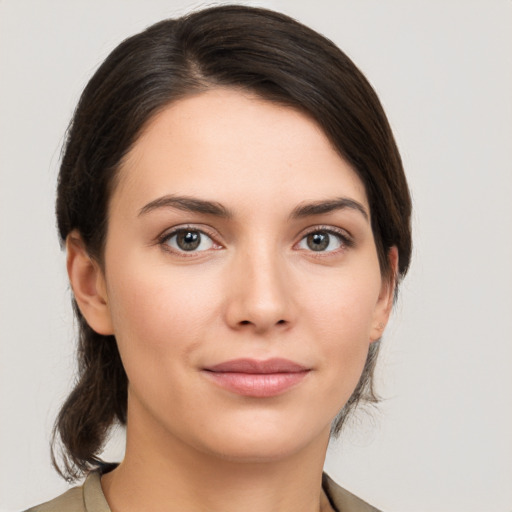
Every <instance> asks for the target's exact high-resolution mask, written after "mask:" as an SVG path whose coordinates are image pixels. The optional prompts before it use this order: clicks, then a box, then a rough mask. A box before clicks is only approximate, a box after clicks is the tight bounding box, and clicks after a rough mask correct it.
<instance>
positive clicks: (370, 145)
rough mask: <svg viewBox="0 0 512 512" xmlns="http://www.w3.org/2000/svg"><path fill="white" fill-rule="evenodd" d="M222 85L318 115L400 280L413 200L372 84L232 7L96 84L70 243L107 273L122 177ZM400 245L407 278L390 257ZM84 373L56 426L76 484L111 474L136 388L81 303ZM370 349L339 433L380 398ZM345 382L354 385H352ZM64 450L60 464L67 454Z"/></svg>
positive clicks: (294, 29)
mask: <svg viewBox="0 0 512 512" xmlns="http://www.w3.org/2000/svg"><path fill="white" fill-rule="evenodd" d="M213 87H231V88H237V89H242V90H248V91H251V92H253V93H256V94H258V95H259V96H261V97H262V98H264V99H267V100H269V101H273V102H276V103H279V104H282V105H287V106H290V107H293V108H296V109H299V110H301V111H302V112H304V113H306V114H308V115H309V116H310V117H311V118H313V119H314V120H315V121H316V122H317V123H318V124H319V126H320V127H321V128H322V129H323V130H324V132H325V133H326V135H327V136H328V137H329V139H330V140H331V142H332V144H333V146H334V147H335V148H336V149H337V150H338V152H339V154H340V155H341V156H342V157H343V158H345V159H346V160H347V161H348V162H349V163H350V164H351V165H352V166H353V168H354V170H355V171H356V172H357V174H358V175H359V177H360V179H361V180H362V182H363V184H364V186H365V188H366V193H367V196H368V201H369V205H370V210H371V221H372V230H373V234H374V237H375V242H376V245H377V252H378V256H379V262H380V266H381V272H382V274H383V275H384V276H386V278H389V279H390V280H393V279H394V280H396V281H398V280H399V278H400V277H402V276H403V275H405V273H406V271H407V268H408V266H409V260H410V255H411V230H410V214H411V201H410V197H409V191H408V187H407V183H406V179H405V176H404V172H403V168H402V163H401V160H400V155H399V153H398V150H397V147H396V144H395V142H394V139H393V135H392V132H391V129H390V127H389V124H388V122H387V119H386V116H385V114H384V112H383V109H382V107H381V105H380V102H379V100H378V98H377V96H376V94H375V92H374V91H373V89H372V87H371V86H370V84H369V83H368V81H367V80H366V79H365V77H364V76H363V75H362V73H361V72H360V71H359V70H358V69H357V68H356V66H355V65H354V64H353V63H352V61H351V60H350V59H349V58H348V57H347V56H346V55H345V54H344V53H343V52H341V51H340V50H339V49H338V48H337V47H336V46H335V45H334V44H333V43H332V42H331V41H329V40H328V39H326V38H324V37H323V36H321V35H320V34H318V33H316V32H314V31H313V30H311V29H309V28H307V27H305V26H304V25H302V24H300V23H298V22H296V21H295V20H293V19H291V18H289V17H287V16H285V15H282V14H279V13H276V12H272V11H269V10H265V9H259V8H253V7H244V6H220V7H213V8H209V9H205V10H202V11H198V12H195V13H192V14H189V15H187V16H184V17H182V18H178V19H175V20H165V21H162V22H159V23H157V24H155V25H153V26H151V27H149V28H148V29H147V30H145V31H143V32H141V33H140V34H137V35H135V36H133V37H130V38H129V39H127V40H125V41H124V42H122V43H121V44H120V45H119V46H118V47H117V48H116V49H115V50H114V51H113V52H112V53H111V54H110V55H109V56H108V58H107V59H106V60H105V62H104V63H103V64H102V65H101V66H100V68H99V69H98V70H97V71H96V73H95V74H94V76H93V77H92V78H91V80H90V82H89V83H88V85H87V86H86V88H85V90H84V92H83V94H82V96H81V98H80V101H79V103H78V106H77V108H76V111H75V114H74V117H73V119H72V121H71V124H70V126H69V129H68V134H67V141H66V144H65V148H64V151H63V157H62V164H61V169H60V174H59V181H58V190H57V205H56V210H57V222H58V228H59V233H60V237H61V240H62V241H64V240H65V239H66V237H67V236H68V235H69V233H70V232H71V231H72V230H74V229H76V230H78V232H79V233H80V234H81V236H82V239H83V241H84V244H85V247H86V249H87V251H88V253H89V255H90V256H91V257H92V258H94V259H95V260H96V261H97V262H98V263H99V264H100V265H102V263H103V248H104V244H105V238H106V236H107V233H108V215H107V213H108V204H109V198H110V196H111V194H112V191H113V190H114V188H115V187H116V179H117V171H118V169H119V166H120V163H121V162H122V160H123V158H124V156H125V155H126V154H127V153H128V152H129V150H130V148H131V147H132V146H133V144H134V142H135V141H136V140H137V137H138V135H139V134H140V133H141V130H143V128H144V126H145V125H146V124H147V123H148V122H149V121H150V120H151V119H152V118H153V117H154V116H155V114H156V113H158V112H159V111H160V110H161V109H163V108H164V107H166V106H167V105H169V104H170V103H172V102H174V101H177V100H179V99H180V98H184V97H186V96H189V95H192V94H197V93H199V92H201V91H204V90H207V89H209V88H213ZM393 246H396V247H397V248H398V252H399V268H398V275H397V276H394V275H391V269H390V265H389V260H388V253H389V249H390V248H391V247H393ZM74 309H75V314H76V317H77V319H78V330H79V341H78V362H79V365H78V376H77V382H76V385H75V387H74V389H73V391H72V392H71V394H70V395H69V397H68V399H67V400H66V402H65V403H64V405H63V407H62V409H61V412H60V414H59V416H58V418H57V421H56V424H55V429H54V452H53V453H54V464H55V466H56V467H57V469H58V470H59V471H60V472H61V474H62V475H63V476H65V477H66V478H67V479H69V480H71V479H76V478H78V477H80V476H81V475H82V474H83V473H84V472H86V471H88V470H90V469H93V468H96V467H98V466H99V465H101V461H100V460H99V458H98V454H99V453H100V451H101V449H102V447H103V444H104V442H105V440H106V438H107V436H108V432H109V429H110V428H111V427H112V426H113V425H114V424H115V423H116V422H117V423H119V424H121V425H124V424H125V423H126V407H127V386H128V380H127V376H126V374H125V371H124V369H123V366H122V362H121V359H120V357H119V353H118V350H117V345H116V340H115V338H114V337H113V336H102V335H99V334H97V333H95V332H94V331H93V330H92V329H91V328H90V327H89V326H88V325H87V323H86V322H85V320H84V318H83V317H82V315H81V313H80V311H79V309H78V307H77V306H76V303H74ZM378 345H379V344H378V342H377V343H373V344H372V345H371V348H370V352H369V355H368V360H367V362H366V366H365V369H364V372H363V375H362V377H361V380H360V382H359V384H358V386H357V389H356V390H355V392H354V394H353V395H352V397H351V398H350V400H349V402H348V403H347V404H346V405H345V407H344V408H343V411H342V412H341V414H340V415H339V416H338V418H337V420H336V422H335V423H334V425H333V433H336V432H339V430H340V429H341V426H342V424H343V422H344V420H345V418H346V417H347V415H348V414H349V413H350V411H351V410H352V409H353V408H354V407H355V406H356V405H357V404H358V403H361V402H372V401H375V400H376V395H375V392H374V389H373V371H374V367H375V362H376V358H377V352H378ZM340 378H342V376H340ZM59 440H60V443H61V445H62V449H63V450H62V454H61V461H60V462H59V461H58V458H59V456H58V455H57V450H56V445H57V444H58V443H59Z"/></svg>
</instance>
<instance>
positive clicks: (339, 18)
mask: <svg viewBox="0 0 512 512" xmlns="http://www.w3.org/2000/svg"><path fill="white" fill-rule="evenodd" d="M213 3H214V2H213ZM254 3H255V2H253V4H254ZM210 4H211V3H210ZM257 4H258V5H264V6H267V7H271V8H275V9H277V10H281V11H283V12H285V13H288V14H291V15H292V16H295V17H297V18H298V19H299V20H301V21H303V22H305V23H306V24H308V25H310V26H312V27H313V28H315V29H317V30H319V31H320V32H322V33H324V34H325V35H327V36H328V37H329V38H331V39H333V40H334V41H335V42H336V43H337V44H338V45H339V46H340V47H341V48H342V49H343V50H344V51H345V52H346V53H348V55H349V56H350V57H351V58H353V60H354V61H355V62H356V64H357V65H358V66H359V67H360V68H361V69H362V70H363V72H364V73H365V74H366V75H367V76H368V78H369V80H370V81H371V82H372V84H373V85H374V87H375V88H376V90H377V92H378V94H379V95H380V97H381V100H382V102H383V104H384V107H385V109H386V111H387V113H388V115H389V118H390V121H391V124H392V126H393V129H394V131H395V135H396V138H397V141H398V144H399V147H400V149H401V152H402V156H403V159H404V163H405V167H406V171H407V174H408V177H409V180H410V185H411V189H412V194H413V198H414V207H415V213H414V230H415V249H414V259H413V265H412V268H411V271H410V275H409V276H408V277H407V279H406V281H405V283H404V285H403V288H402V294H401V300H400V301H399V304H398V307H397V310H396V312H395V315H394V318H393V321H392V325H391V326H390V328H388V330H387V332H386V335H385V339H384V352H383V354H382V359H381V366H380V373H379V376H380V379H379V380H380V391H381V394H383V395H384V397H385V398H386V400H385V401H384V402H383V403H382V405H381V406H380V408H379V412H378V413H373V414H372V416H370V417H367V416H365V415H362V416H360V419H359V421H356V422H353V424H352V425H351V429H350V430H347V432H345V435H344V437H343V440H342V441H341V442H338V443H336V444H335V445H334V446H333V447H331V450H330V453H329V457H328V461H327V469H328V471H329V473H330V474H331V476H333V477H334V478H335V479H336V480H337V481H338V482H339V483H340V484H342V485H344V486H345V487H347V488H348V489H350V490H352V491H353V492H355V493H356V494H359V495H361V496H362V497H364V498H365V499H366V500H368V501H369V502H371V503H373V504H374V505H376V506H378V507H381V508H383V509H384V510H389V511H395V512H415V511H418V512H421V511H424V512H441V511H447V512H448V511H449V512H458V511H461V512H462V511H464V512H494V511H496V512H510V511H512V2H511V1H509V0H480V1H476V0H475V1H472V0H460V1H456V0H447V1H441V0H434V1H414V0H394V1H393V0H373V1H370V0H352V1H340V0H336V1H334V0H333V1H327V0H317V1H315V2H311V1H306V0H302V1H298V0H295V1H293V0H281V1H279V0H275V1H263V2H259V3H257ZM201 5H204V4H201V3H200V2H187V1H177V0H175V1H173V0H167V1H163V0H161V1H157V0H149V1H148V0H146V1H142V0H139V1H134V0H101V1H100V0H95V1H93V0H87V1H85V0H73V1H68V0H61V1H57V0H53V1H50V0H46V1H40V0H32V1H27V0H3V1H2V0H0V244H1V245H0V509H1V510H13V511H14V510H20V509H22V508H23V507H26V506H28V505H33V504H35V503H36V502H40V501H43V500H46V499H49V498H51V497H53V496H55V495H56V494H57V493H59V492H61V491H62V490H64V489H65V487H66V484H65V483H64V482H63V481H61V480H59V478H58V477H57V476H56V474H55V473H54V472H53V470H52V469H51V467H50V461H49V449H48V438H49V432H50V429H51V426H52V423H53V420H54V417H55V414H56V412H57V409H58V407H59V404H60V403H61V402H62V400H63V399H64V397H65V396H66V393H67V391H68V390H69V387H70V385H71V382H72V372H73V366H74V353H73V350H74V344H73V326H72V320H71V312H70V306H69V291H68V287H67V281H66V277H65V274H64V255H63V254H62V253H61V252H60V250H59V247H58V242H57V236H56V230H55V228H54V217H53V202H54V188H55V178H56V173H57V167H58V163H59V151H60V146H61V143H62V138H63V134H64V131H65V128H66V125H67V122H68V120H69V119H70V117H71V114H72V111H73V108H74V105H75V103H76V101H77V99H78V96H79V94H80V92H81V90H82V88H83V87H84V85H85V83H86V81H87V79H88V78H89V77H90V76H91V74H92V72H93V71H94V70H95V68H96V67H97V66H98V65H99V63H100V62H101V61H102V60H103V59H104V58H105V57H106V56H107V54H108V53H109V51H110V50H111V49H113V47H114V46H115V45H117V44H118V43H119V42H120V41H121V40H122V39H123V38H125V37H126V36H128V35H131V34H132V33H134V32H137V31H139V30H141V29H143V28H144V27H146V26H147V25H148V24H150V23H152V22H155V21H157V20H159V19H162V18H164V17H170V16H174V15H176V14H182V13H183V12H184V11H186V10H188V9H190V8H191V7H198V6H201ZM116 451H119V448H116V447H115V446H114V447H112V448H110V452H111V454H112V453H115V452H116ZM112 456H113V455H112Z"/></svg>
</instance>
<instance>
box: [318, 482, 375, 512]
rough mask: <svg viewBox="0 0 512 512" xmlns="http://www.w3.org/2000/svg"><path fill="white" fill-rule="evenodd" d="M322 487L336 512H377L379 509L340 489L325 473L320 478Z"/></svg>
mask: <svg viewBox="0 0 512 512" xmlns="http://www.w3.org/2000/svg"><path fill="white" fill-rule="evenodd" d="M322 486H323V488H324V491H325V493H326V494H327V497H328V498H329V501H330V502H331V504H332V505H333V507H334V510H336V511H337V512H379V509H377V508H375V507H373V506H372V505H370V504H368V503H366V501H363V500H362V499H361V498H358V497H357V496H355V495H354V494H352V493H351V492H349V491H347V490H346V489H343V487H340V486H339V485H338V484H337V483H336V482H334V481H333V480H332V479H331V478H330V477H329V476H328V475H327V474H325V473H324V474H323V477H322Z"/></svg>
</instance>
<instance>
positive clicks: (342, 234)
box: [157, 225, 354, 257]
mask: <svg viewBox="0 0 512 512" xmlns="http://www.w3.org/2000/svg"><path fill="white" fill-rule="evenodd" d="M186 232H194V233H199V234H200V235H205V236H207V237H208V238H209V239H210V240H211V242H212V244H213V245H215V246H216V247H215V248H214V250H219V249H221V248H222V246H221V245H220V244H219V243H218V242H216V241H215V235H214V234H213V233H211V232H208V230H205V229H204V228H202V229H200V228H198V227H197V226H187V225H185V226H179V227H176V228H174V229H172V230H171V231H168V232H165V233H163V234H162V235H161V236H159V237H158V239H157V243H158V244H159V245H160V246H161V247H162V249H164V250H165V251H168V252H171V253H172V254H178V255H180V256H181V257H197V255H198V254H200V253H202V252H207V251H208V250H210V249H206V250H203V251H185V250H180V249H175V248H172V247H170V246H169V240H171V239H172V238H173V237H175V236H177V235H178V234H179V233H186ZM315 233H325V234H327V235H330V236H335V237H336V238H337V239H338V240H339V243H340V245H341V247H340V248H338V249H335V250H331V251H314V250H309V251H308V250H307V249H302V250H304V251H306V252H309V253H311V254H312V255H313V256H315V257H326V256H331V255H333V254H338V253H339V252H342V251H344V250H347V249H350V248H351V247H353V246H354V240H353V239H352V237H351V236H350V235H349V234H348V233H347V232H346V231H344V230H341V229H336V228H334V227H332V226H314V227H313V228H310V229H309V230H308V231H306V232H305V233H304V234H303V235H302V236H301V238H300V240H299V241H298V242H297V243H295V244H294V247H296V246H297V245H298V244H300V243H301V242H302V241H303V240H304V239H306V238H307V237H308V236H309V235H312V234H315Z"/></svg>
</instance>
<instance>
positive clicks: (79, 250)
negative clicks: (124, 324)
mask: <svg viewBox="0 0 512 512" xmlns="http://www.w3.org/2000/svg"><path fill="white" fill-rule="evenodd" d="M66 253H67V269H68V276H69V282H70V284H71V288H72V290H73V294H74V296H75V300H76V302H77V304H78V307H79V308H80V312H81V313H82V315H83V316H84V318H85V320H86V321H87V323H88V324H89V326H90V327H91V328H92V329H93V330H94V331H96V332H97V333H98V334H103V335H109V334H113V333H114V331H113V328H112V320H111V317H110V309H109V306H108V297H107V287H106V283H105V276H104V275H103V271H102V270H101V268H100V266H99V264H98V263H97V262H96V261H95V260H94V259H93V258H91V257H90V256H89V254H88V253H87V250H86V249H85V245H84V243H83V240H82V237H81V236H80V233H78V232H77V231H72V232H71V233H70V234H69V235H68V236H67V238H66Z"/></svg>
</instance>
